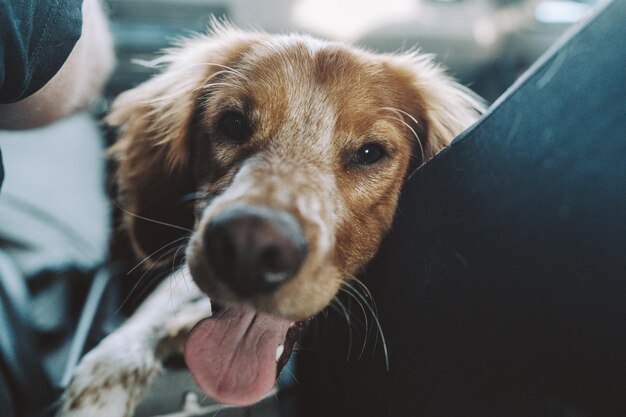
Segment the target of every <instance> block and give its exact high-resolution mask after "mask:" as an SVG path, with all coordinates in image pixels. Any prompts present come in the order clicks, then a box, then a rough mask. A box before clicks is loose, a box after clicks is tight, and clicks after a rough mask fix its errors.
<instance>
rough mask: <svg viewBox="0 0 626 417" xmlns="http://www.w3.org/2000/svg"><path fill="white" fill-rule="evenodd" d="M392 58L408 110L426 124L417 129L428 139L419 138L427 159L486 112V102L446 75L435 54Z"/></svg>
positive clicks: (417, 53) (411, 54) (393, 69)
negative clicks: (403, 88) (435, 59)
mask: <svg viewBox="0 0 626 417" xmlns="http://www.w3.org/2000/svg"><path fill="white" fill-rule="evenodd" d="M389 58H390V59H389V61H388V62H389V65H390V68H391V69H392V71H393V72H394V73H395V74H396V76H397V77H399V79H400V80H401V81H400V82H401V83H402V84H403V85H405V86H406V90H405V93H406V98H407V99H408V101H409V103H407V104H405V105H408V109H405V111H407V112H408V113H410V114H412V115H413V116H414V117H415V118H416V119H417V120H419V121H421V122H423V125H422V126H417V127H416V128H415V130H416V131H417V132H419V133H420V134H421V135H424V136H425V138H422V137H421V136H420V139H421V141H422V145H423V147H424V149H423V150H424V157H425V159H428V158H430V157H432V156H433V155H434V154H436V153H437V152H439V151H440V150H441V149H443V148H444V147H446V146H447V145H448V144H450V142H451V141H452V139H454V138H455V137H456V136H457V135H458V134H459V133H461V132H462V131H463V130H465V129H467V128H468V127H469V126H470V125H472V124H473V123H474V122H475V121H476V120H477V119H478V118H479V117H480V115H481V114H482V113H483V112H484V110H485V103H484V101H483V100H482V99H481V98H480V97H479V96H478V95H476V94H475V93H473V92H472V91H471V90H469V89H468V88H467V87H465V86H463V85H461V84H459V83H458V82H456V81H455V80H454V79H453V78H452V77H450V76H449V75H447V74H446V72H445V70H444V69H443V68H442V67H440V66H439V65H437V64H436V63H435V62H434V60H433V56H432V55H429V54H423V53H419V52H411V53H407V54H404V55H394V56H390V57H389ZM422 162H424V161H422Z"/></svg>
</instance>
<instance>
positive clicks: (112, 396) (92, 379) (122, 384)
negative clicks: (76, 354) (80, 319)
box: [57, 334, 160, 417]
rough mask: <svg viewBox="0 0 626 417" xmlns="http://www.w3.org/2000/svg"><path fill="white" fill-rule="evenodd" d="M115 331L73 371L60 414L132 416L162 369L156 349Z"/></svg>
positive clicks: (72, 416) (65, 416)
mask: <svg viewBox="0 0 626 417" xmlns="http://www.w3.org/2000/svg"><path fill="white" fill-rule="evenodd" d="M124 336H125V335H124V334H121V335H120V334H113V335H111V336H109V337H108V338H106V339H104V340H103V341H102V342H101V343H100V344H99V345H98V346H97V347H96V348H95V349H94V350H92V351H91V352H89V353H88V354H87V355H85V357H84V358H83V360H82V361H81V362H80V364H79V365H78V366H77V368H76V370H75V371H74V375H73V377H72V380H71V382H70V385H69V387H68V388H67V389H66V391H65V394H64V395H63V399H62V401H63V403H62V406H61V410H60V411H59V413H58V415H57V416H58V417H105V416H106V417H130V416H132V414H133V412H134V410H135V407H136V405H137V404H138V403H139V401H140V400H141V398H142V397H143V394H144V392H145V391H146V388H147V387H148V386H149V384H150V382H151V380H152V379H153V378H154V376H155V375H156V374H157V373H158V372H159V370H160V363H159V362H158V361H157V360H156V358H155V352H154V351H155V349H150V348H147V347H146V343H145V341H143V340H137V339H133V338H131V337H124Z"/></svg>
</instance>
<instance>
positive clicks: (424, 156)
mask: <svg viewBox="0 0 626 417" xmlns="http://www.w3.org/2000/svg"><path fill="white" fill-rule="evenodd" d="M382 117H384V118H386V119H392V120H396V121H398V122H400V123H402V124H403V125H404V126H406V127H407V129H409V130H410V131H411V133H413V136H414V137H415V140H416V141H417V145H418V146H419V150H420V158H421V159H420V163H422V164H423V163H424V162H425V160H424V159H425V158H426V153H425V152H424V146H423V145H422V141H421V140H420V138H419V136H418V135H417V132H416V131H415V129H413V127H412V126H411V125H410V124H408V123H407V122H406V121H404V120H402V119H401V118H399V117H392V116H382Z"/></svg>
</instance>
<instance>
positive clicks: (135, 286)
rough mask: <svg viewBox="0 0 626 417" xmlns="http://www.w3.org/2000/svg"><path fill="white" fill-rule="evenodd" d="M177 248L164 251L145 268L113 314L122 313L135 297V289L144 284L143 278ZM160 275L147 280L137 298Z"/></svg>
mask: <svg viewBox="0 0 626 417" xmlns="http://www.w3.org/2000/svg"><path fill="white" fill-rule="evenodd" d="M178 249H179V247H177V246H175V247H173V248H170V249H168V250H167V251H165V252H164V253H163V254H162V255H161V256H159V258H158V259H157V260H156V262H155V263H153V264H152V265H150V267H149V268H147V269H146V270H145V271H144V273H143V274H141V276H140V277H139V279H138V280H137V282H136V283H135V285H133V287H132V288H131V289H130V291H129V292H128V295H127V296H126V298H124V300H123V301H122V302H121V303H120V306H119V307H118V309H117V310H116V312H115V314H119V313H120V311H122V309H123V308H124V307H125V306H126V304H127V303H128V302H129V301H130V299H131V298H132V297H133V296H134V295H135V291H137V289H138V288H139V286H141V285H142V284H143V283H144V278H145V277H146V276H147V275H148V274H149V273H150V272H151V271H152V270H153V269H154V267H155V266H156V265H157V264H158V263H159V261H160V260H161V259H163V258H164V257H165V256H167V255H168V254H170V253H172V252H174V251H175V250H178ZM161 276H162V275H161V274H157V275H155V276H153V277H151V278H150V279H148V283H147V284H146V287H145V288H144V290H142V291H140V293H139V294H137V297H138V298H139V297H141V295H143V293H144V292H145V289H146V288H148V287H149V286H150V283H152V282H154V281H156V280H157V279H159V278H161Z"/></svg>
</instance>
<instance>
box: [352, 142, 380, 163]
mask: <svg viewBox="0 0 626 417" xmlns="http://www.w3.org/2000/svg"><path fill="white" fill-rule="evenodd" d="M383 156H385V151H384V150H383V148H382V147H380V146H379V145H376V144H374V143H366V144H365V145H363V146H361V147H360V148H359V150H358V151H356V153H355V154H354V156H353V157H352V159H351V160H350V162H351V163H352V164H354V165H371V164H373V163H376V162H378V161H379V160H380V159H381V158H382V157H383Z"/></svg>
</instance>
